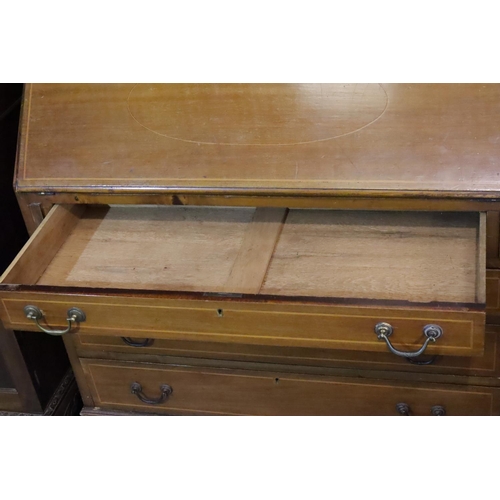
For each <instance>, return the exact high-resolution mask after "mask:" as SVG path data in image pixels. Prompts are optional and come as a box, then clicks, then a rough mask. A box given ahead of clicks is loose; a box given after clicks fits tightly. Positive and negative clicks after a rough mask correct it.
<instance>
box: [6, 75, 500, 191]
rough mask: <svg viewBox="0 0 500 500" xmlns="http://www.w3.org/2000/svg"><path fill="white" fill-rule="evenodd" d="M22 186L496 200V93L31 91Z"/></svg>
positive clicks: (449, 87) (175, 87) (239, 87)
mask: <svg viewBox="0 0 500 500" xmlns="http://www.w3.org/2000/svg"><path fill="white" fill-rule="evenodd" d="M15 182H16V189H17V190H18V191H20V192H42V191H51V192H55V193H60V192H79V191H92V192H96V193H99V192H102V193H109V192H124V193H141V192H152V193H155V192H165V193H189V192H193V193H205V192H206V193H217V194H234V193H240V194H241V193H244V194H248V195H270V196H272V195H277V194H285V195H288V194H297V193H300V194H301V195H302V196H307V195H309V194H310V195H315V196H317V195H327V196H328V195H332V196H336V195H342V194H352V195H364V194H366V193H373V192H377V193H379V194H382V195H383V194H384V193H388V194H391V193H392V194H394V193H403V194H404V193H410V192H413V193H423V194H424V195H425V194H432V193H434V194H436V193H438V194H439V193H451V194H452V195H456V196H467V197H478V198H480V197H485V196H488V197H491V196H495V195H496V194H499V193H500V85H482V84H474V85H469V84H28V85H26V86H25V92H24V100H23V115H22V122H21V136H20V143H19V153H18V164H17V174H16V181H15Z"/></svg>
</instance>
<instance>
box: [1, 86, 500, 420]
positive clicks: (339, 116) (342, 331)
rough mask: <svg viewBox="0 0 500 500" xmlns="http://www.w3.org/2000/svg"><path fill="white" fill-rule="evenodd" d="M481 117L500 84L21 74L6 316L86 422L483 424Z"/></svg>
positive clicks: (495, 153) (493, 355)
mask: <svg viewBox="0 0 500 500" xmlns="http://www.w3.org/2000/svg"><path fill="white" fill-rule="evenodd" d="M499 119H500V86H499V85H457V84H455V85H402V84H399V85H394V84H393V85H389V84H384V85H379V84H359V85H350V84H328V85H327V84H317V85H311V84H304V85H299V84H281V85H274V84H273V85H271V84H266V85H257V84H254V85H234V84H232V85H218V84H217V85H198V84H196V85H194V84H193V85H187V84H186V85H173V84H168V85H144V84H139V85H135V84H126V85H125V84H124V85H121V84H120V85H117V84H106V85H76V84H75V85H46V84H43V85H42V84H37V85H27V86H26V87H25V94H24V102H23V113H22V123H21V131H20V141H19V145H18V157H17V172H16V178H15V188H16V193H17V197H18V200H19V203H20V206H21V209H22V211H23V215H24V218H25V222H26V226H27V228H28V230H29V232H30V234H31V238H30V240H29V241H28V243H27V244H26V246H25V247H24V248H23V250H22V251H21V252H20V253H19V255H18V256H17V258H16V259H15V260H14V261H13V262H12V264H11V266H10V267H9V268H8V269H7V270H6V271H5V273H4V274H3V276H2V277H1V278H0V301H1V302H0V317H1V320H2V322H3V325H4V328H6V329H7V330H15V329H16V330H19V329H22V330H30V331H40V330H43V331H45V332H47V333H49V334H52V335H62V336H63V339H64V343H65V346H66V349H67V351H68V354H69V357H70V360H71V363H72V366H73V370H74V372H75V376H76V378H77V381H78V385H79V388H80V391H81V393H82V397H83V400H84V404H85V407H84V410H83V413H84V414H91V415H95V414H116V413H118V414H129V413H130V414H135V413H137V412H143V413H148V414H149V413H158V414H206V415H212V414H227V415H240V414H255V415H296V414H299V415H358V414H359V415H491V414H496V415H497V414H500V406H499V404H500V402H499V401H500V400H499V396H500V382H499V369H500V368H499V363H498V361H499V349H498V335H499V332H500V286H499V280H500V243H499V241H500V239H499V229H500V219H499V216H498V214H499V211H500V164H499V160H500V135H499V133H498V121H499ZM497 325H498V326H497ZM45 334H46V333H42V332H40V335H45Z"/></svg>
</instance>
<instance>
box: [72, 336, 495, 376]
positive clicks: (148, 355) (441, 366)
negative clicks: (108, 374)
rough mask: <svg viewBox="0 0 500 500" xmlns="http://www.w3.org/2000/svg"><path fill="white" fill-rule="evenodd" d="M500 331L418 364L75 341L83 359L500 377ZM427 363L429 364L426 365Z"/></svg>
mask: <svg viewBox="0 0 500 500" xmlns="http://www.w3.org/2000/svg"><path fill="white" fill-rule="evenodd" d="M499 335H500V327H495V326H487V327H486V335H485V346H484V354H483V355H482V356H472V357H460V356H426V355H424V356H421V357H420V358H419V359H418V362H419V363H420V364H417V363H411V362H408V361H407V360H405V359H403V358H400V357H399V356H394V355H393V354H392V353H370V352H360V351H341V350H331V349H307V348H294V347H290V348H279V347H273V346H256V345H239V344H228V343H226V344H223V343H218V342H189V341H176V340H167V339H158V338H135V337H128V338H127V337H118V336H111V335H84V334H75V335H73V336H72V340H73V342H74V344H75V347H76V350H77V353H78V356H79V357H83V358H100V359H102V358H107V359H118V360H124V361H129V360H132V361H139V362H140V361H145V362H162V363H163V362H169V361H168V357H184V358H186V357H188V358H197V359H199V360H202V359H214V360H215V359H217V360H226V361H243V362H259V363H276V364H287V365H302V366H316V367H326V368H356V369H364V370H388V371H398V372H409V373H419V374H424V373H427V374H443V375H467V376H477V377H497V376H500V349H499V345H498V344H499V342H498V336H499ZM422 362H425V363H428V364H421V363H422Z"/></svg>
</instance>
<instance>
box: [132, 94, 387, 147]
mask: <svg viewBox="0 0 500 500" xmlns="http://www.w3.org/2000/svg"><path fill="white" fill-rule="evenodd" d="M387 103H388V98H387V94H386V92H385V90H384V88H383V87H382V86H381V85H379V84H321V85H317V84H316V85H310V84H236V85H235V84H213V85H201V84H190V85H178V84H154V85H151V84H138V85H136V86H135V87H134V88H133V89H132V91H131V92H130V95H129V98H128V109H129V112H130V114H131V116H132V117H133V118H134V119H135V120H136V122H137V123H138V124H139V125H141V126H142V127H144V128H146V129H148V130H149V131H151V132H153V133H155V134H157V135H161V136H164V137H167V138H169V139H174V140H178V141H185V142H190V143H198V144H213V145H230V146H250V145H254V146H291V145H297V144H309V143H314V142H322V141H328V140H331V139H335V138H337V137H343V136H346V135H349V134H352V133H354V132H356V131H358V130H360V129H363V128H365V127H367V126H368V125H371V124H372V123H373V122H375V121H376V120H378V119H379V118H380V117H381V116H382V114H383V113H384V111H385V109H386V108H387Z"/></svg>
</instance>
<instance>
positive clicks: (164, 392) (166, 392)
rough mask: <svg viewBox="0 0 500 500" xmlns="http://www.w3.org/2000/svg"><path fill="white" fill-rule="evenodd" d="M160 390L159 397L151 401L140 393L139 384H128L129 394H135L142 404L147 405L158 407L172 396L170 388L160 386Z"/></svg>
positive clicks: (165, 385)
mask: <svg viewBox="0 0 500 500" xmlns="http://www.w3.org/2000/svg"><path fill="white" fill-rule="evenodd" d="M160 390H161V396H160V397H159V398H157V399H151V398H148V397H147V396H146V395H145V394H144V393H143V392H142V386H141V384H139V382H132V384H130V392H131V393H132V394H135V395H136V396H137V397H138V398H139V399H140V400H141V401H142V402H143V403H146V404H148V405H159V404H161V403H164V402H165V401H166V400H167V399H168V397H169V396H170V395H171V394H172V392H174V390H173V389H172V387H170V386H169V385H167V384H164V385H161V386H160Z"/></svg>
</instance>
